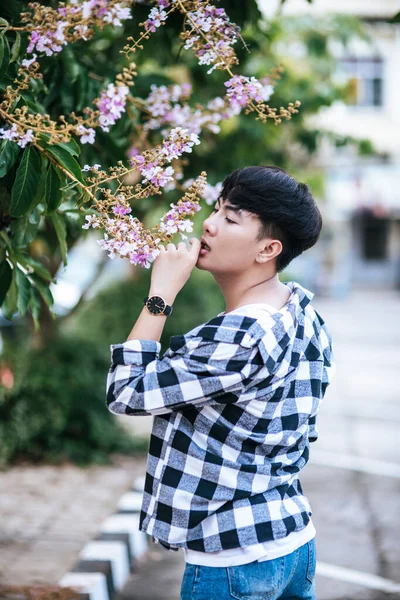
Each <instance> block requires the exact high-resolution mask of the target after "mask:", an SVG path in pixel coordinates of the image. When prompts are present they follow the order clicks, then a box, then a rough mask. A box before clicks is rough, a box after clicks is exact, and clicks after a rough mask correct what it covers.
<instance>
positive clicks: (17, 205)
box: [10, 146, 41, 217]
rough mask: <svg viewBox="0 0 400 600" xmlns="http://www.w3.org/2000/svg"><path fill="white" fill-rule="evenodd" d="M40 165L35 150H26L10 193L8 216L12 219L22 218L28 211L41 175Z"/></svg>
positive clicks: (29, 148)
mask: <svg viewBox="0 0 400 600" xmlns="http://www.w3.org/2000/svg"><path fill="white" fill-rule="evenodd" d="M40 165H41V162H40V157H39V155H38V153H37V151H36V150H35V148H32V147H31V146H29V147H28V148H26V149H25V151H24V153H23V155H22V159H21V162H20V164H19V167H18V170H17V174H16V176H15V182H14V186H13V188H12V191H11V206H10V214H11V215H12V216H13V217H22V215H24V214H25V213H26V212H27V211H28V209H29V206H30V204H31V202H32V199H33V198H34V196H35V195H36V192H37V188H38V184H39V180H40V175H41V170H40Z"/></svg>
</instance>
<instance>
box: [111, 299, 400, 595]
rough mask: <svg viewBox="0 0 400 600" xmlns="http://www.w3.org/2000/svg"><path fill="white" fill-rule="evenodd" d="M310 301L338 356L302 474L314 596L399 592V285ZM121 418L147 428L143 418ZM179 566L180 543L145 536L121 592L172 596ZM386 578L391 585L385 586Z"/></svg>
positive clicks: (177, 585)
mask: <svg viewBox="0 0 400 600" xmlns="http://www.w3.org/2000/svg"><path fill="white" fill-rule="evenodd" d="M313 303H314V306H315V308H316V310H318V311H319V312H320V314H321V315H322V317H323V318H324V319H325V321H326V323H327V325H328V327H329V328H330V330H331V332H332V334H333V337H334V343H335V346H336V347H335V351H336V361H337V373H336V379H335V381H334V382H333V383H332V384H331V386H330V387H329V388H328V391H327V393H326V396H325V399H324V401H323V404H322V407H321V412H320V415H319V422H318V427H319V431H320V437H319V440H318V441H317V442H316V443H315V444H313V445H312V446H311V459H310V462H309V464H308V465H307V467H306V468H305V469H304V471H303V472H302V476H301V481H302V486H303V490H304V492H305V493H306V494H307V496H308V498H309V500H310V503H311V507H312V509H313V519H314V523H315V526H316V529H317V538H316V542H317V560H318V564H317V577H316V589H317V598H318V600H350V599H351V600H353V599H354V600H383V599H384V598H391V599H393V598H400V518H399V512H400V476H399V475H400V473H399V465H400V444H399V443H398V440H399V433H398V430H399V426H400V398H399V389H400V386H399V371H400V319H399V316H400V310H399V308H400V293H399V292H396V291H391V290H384V291H379V290H377V291H370V290H358V291H353V292H351V294H350V295H349V297H348V298H347V299H343V300H330V299H322V298H317V297H316V298H315V299H314V302H313ZM126 421H129V423H128V424H127V426H129V427H130V428H140V430H137V429H136V433H142V434H143V435H147V434H148V431H149V429H150V426H151V420H150V419H147V418H141V419H140V420H139V419H132V420H126ZM338 459H340V460H341V461H342V463H344V464H345V465H346V466H344V467H343V466H342V467H338V466H335V465H336V463H337V460H338ZM376 461H378V462H376ZM381 468H382V469H383V468H385V469H386V471H385V473H386V474H385V475H382V474H380V469H381ZM396 469H397V471H396ZM184 566H185V565H184V560H183V554H182V553H181V552H179V553H175V552H168V551H166V550H164V549H162V548H159V547H158V546H156V545H155V544H151V551H150V555H149V559H148V561H147V563H146V565H144V566H143V568H142V569H140V571H139V572H137V573H135V574H133V575H132V576H131V578H130V580H129V582H128V584H127V585H126V586H125V588H124V590H123V591H122V592H121V593H120V595H119V597H118V600H128V599H129V600H147V599H148V600H150V599H151V600H179V590H180V584H181V580H182V575H183V570H184ZM379 578H382V579H379ZM391 582H397V584H398V585H399V587H398V591H396V592H392V593H388V592H387V590H388V589H389V587H390V583H391ZM385 590H386V591H385ZM199 600H200V599H199ZM204 600H206V599H204ZM221 600H223V599H221Z"/></svg>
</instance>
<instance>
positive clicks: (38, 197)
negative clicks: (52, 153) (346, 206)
mask: <svg viewBox="0 0 400 600" xmlns="http://www.w3.org/2000/svg"><path fill="white" fill-rule="evenodd" d="M40 162H41V166H40V179H39V183H38V186H37V190H36V194H35V196H34V198H33V200H32V202H31V204H30V206H29V209H28V212H31V211H33V210H34V209H35V208H36V206H37V205H38V204H40V203H44V202H45V198H44V193H45V185H46V175H47V165H48V162H49V159H48V158H47V157H46V156H44V155H40ZM42 212H43V211H42Z"/></svg>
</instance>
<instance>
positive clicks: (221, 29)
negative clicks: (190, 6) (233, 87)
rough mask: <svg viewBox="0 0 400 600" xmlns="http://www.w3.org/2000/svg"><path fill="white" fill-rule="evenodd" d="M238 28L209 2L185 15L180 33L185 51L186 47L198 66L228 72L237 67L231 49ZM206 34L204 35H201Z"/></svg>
mask: <svg viewBox="0 0 400 600" xmlns="http://www.w3.org/2000/svg"><path fill="white" fill-rule="evenodd" d="M239 32H240V27H239V26H238V25H236V24H234V23H231V22H230V20H229V18H228V16H227V14H226V12H225V9H224V8H216V7H215V6H212V5H210V4H209V2H208V0H203V1H199V2H196V3H195V10H188V11H187V12H186V21H185V28H184V30H183V31H182V32H181V34H180V38H181V39H182V40H183V41H184V48H185V49H186V50H188V49H189V48H190V49H191V50H192V51H193V52H194V54H195V55H196V56H197V58H198V59H199V64H200V65H212V66H211V68H210V69H209V70H208V71H207V73H211V72H212V71H213V70H214V69H228V68H230V67H232V66H233V65H235V64H238V59H237V56H236V54H235V52H234V50H233V48H232V46H233V44H235V43H236V42H237V40H238V36H239ZM204 34H206V35H204Z"/></svg>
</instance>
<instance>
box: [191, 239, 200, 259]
mask: <svg viewBox="0 0 400 600" xmlns="http://www.w3.org/2000/svg"><path fill="white" fill-rule="evenodd" d="M189 243H190V244H191V248H190V250H189V252H190V253H191V254H195V255H196V254H198V253H199V251H200V246H201V242H200V240H198V239H197V238H191V239H190V242H189Z"/></svg>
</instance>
